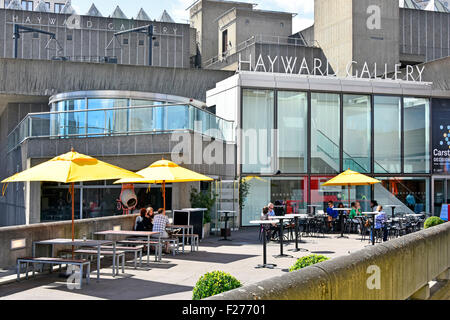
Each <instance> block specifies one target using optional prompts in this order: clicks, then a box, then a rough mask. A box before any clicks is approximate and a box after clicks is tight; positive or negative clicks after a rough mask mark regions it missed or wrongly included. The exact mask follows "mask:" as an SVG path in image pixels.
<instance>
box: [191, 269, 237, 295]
mask: <svg viewBox="0 0 450 320" xmlns="http://www.w3.org/2000/svg"><path fill="white" fill-rule="evenodd" d="M241 286H242V284H241V283H240V282H239V280H237V279H236V278H235V277H233V276H232V275H230V274H228V273H225V272H223V271H213V272H208V273H206V274H204V275H203V276H201V277H200V279H199V280H198V281H197V284H196V285H195V287H194V290H192V300H200V299H204V298H208V297H211V296H214V295H216V294H220V293H223V292H226V291H229V290H233V289H236V288H239V287H241Z"/></svg>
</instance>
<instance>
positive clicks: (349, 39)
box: [314, 0, 354, 75]
mask: <svg viewBox="0 0 450 320" xmlns="http://www.w3.org/2000/svg"><path fill="white" fill-rule="evenodd" d="M353 2H354V1H352V0H315V1H314V37H315V40H317V42H318V44H319V46H320V47H321V48H322V50H323V52H324V53H325V56H326V57H327V58H328V60H329V61H330V63H331V66H332V67H333V69H334V70H339V74H340V75H342V74H343V73H345V67H346V65H347V63H348V62H350V61H352V57H353Z"/></svg>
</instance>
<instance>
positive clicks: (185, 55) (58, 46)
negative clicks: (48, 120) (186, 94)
mask: <svg viewBox="0 0 450 320" xmlns="http://www.w3.org/2000/svg"><path fill="white" fill-rule="evenodd" d="M14 25H21V26H24V27H31V28H35V29H38V30H43V31H46V32H51V33H54V34H55V38H54V39H52V38H51V37H50V36H49V35H46V34H41V33H38V32H31V33H24V34H20V39H19V40H18V48H17V52H18V55H17V57H18V58H20V59H43V60H70V61H83V62H103V63H119V64H133V65H149V50H150V49H149V48H150V42H149V37H148V36H147V35H146V34H142V33H129V34H124V35H117V36H115V35H114V34H115V33H116V32H120V31H126V30H129V29H133V28H138V27H145V26H148V25H153V27H154V30H153V32H154V40H153V43H152V51H151V53H152V64H151V65H153V66H161V67H175V68H189V67H190V66H191V65H190V63H191V56H195V54H196V52H195V51H193V49H194V47H193V43H194V39H193V36H195V33H194V32H192V30H191V28H190V26H189V25H188V24H179V23H165V22H158V21H152V22H151V23H150V22H149V21H138V20H129V19H128V20H124V19H116V18H103V17H93V16H78V15H76V16H72V15H66V14H55V13H45V12H32V11H23V10H9V9H0V34H1V36H0V57H3V58H13V57H14V39H13V34H14Z"/></svg>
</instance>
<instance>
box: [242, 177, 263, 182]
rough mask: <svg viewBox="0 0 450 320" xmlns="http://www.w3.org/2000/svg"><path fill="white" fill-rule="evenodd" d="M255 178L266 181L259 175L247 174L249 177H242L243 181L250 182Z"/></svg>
mask: <svg viewBox="0 0 450 320" xmlns="http://www.w3.org/2000/svg"><path fill="white" fill-rule="evenodd" d="M253 179H256V180H259V181H263V182H266V180H264V179H263V178H261V177H258V176H247V177H244V178H242V181H244V182H248V181H250V180H253Z"/></svg>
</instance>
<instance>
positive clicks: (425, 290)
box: [410, 283, 430, 300]
mask: <svg viewBox="0 0 450 320" xmlns="http://www.w3.org/2000/svg"><path fill="white" fill-rule="evenodd" d="M429 298H430V285H429V284H428V283H427V284H426V285H425V286H424V287H422V288H420V289H419V290H418V291H417V292H416V293H414V294H413V295H412V296H411V297H410V299H411V300H428V299H429Z"/></svg>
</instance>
